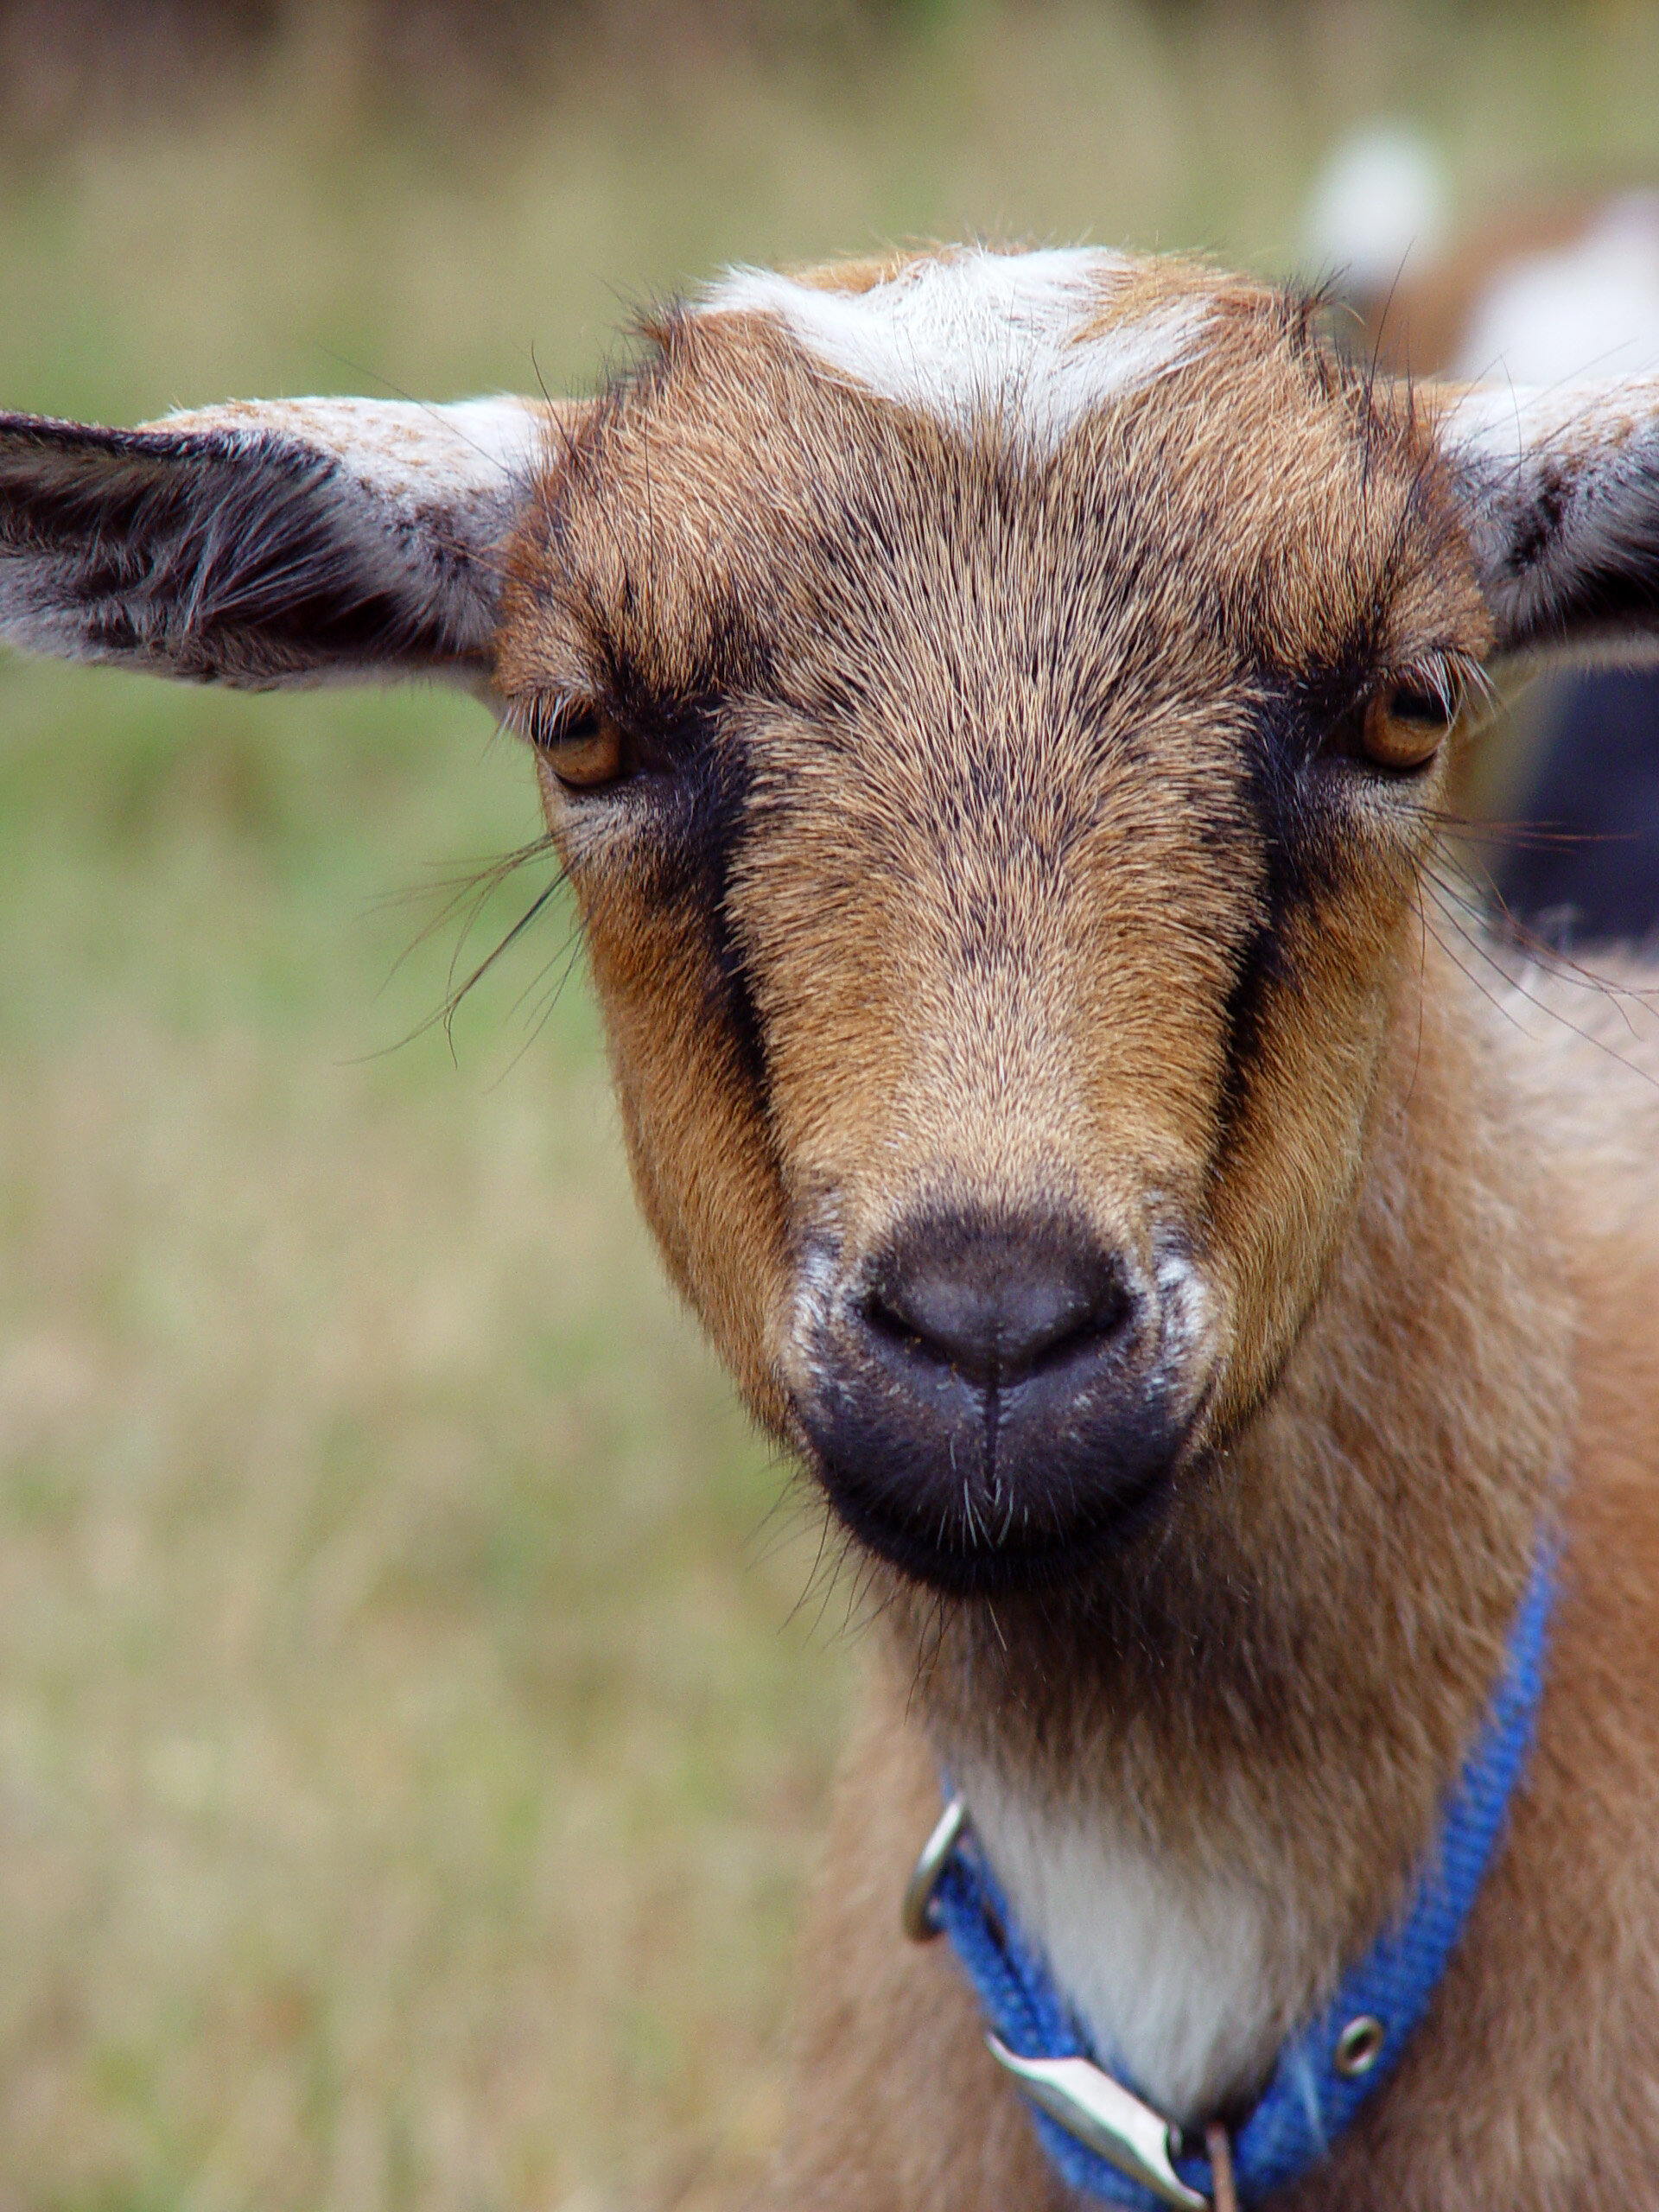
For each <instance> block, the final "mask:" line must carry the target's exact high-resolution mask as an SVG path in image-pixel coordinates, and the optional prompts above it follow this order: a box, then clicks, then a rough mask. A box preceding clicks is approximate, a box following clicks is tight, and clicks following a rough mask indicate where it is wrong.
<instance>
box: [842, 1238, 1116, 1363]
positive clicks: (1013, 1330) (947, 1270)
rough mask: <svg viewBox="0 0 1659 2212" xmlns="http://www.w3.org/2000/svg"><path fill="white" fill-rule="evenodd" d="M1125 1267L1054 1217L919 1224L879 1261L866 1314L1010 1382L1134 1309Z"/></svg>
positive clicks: (930, 1354) (891, 1334)
mask: <svg viewBox="0 0 1659 2212" xmlns="http://www.w3.org/2000/svg"><path fill="white" fill-rule="evenodd" d="M1130 1304H1131V1301H1130V1299H1129V1295H1128V1291H1127V1289H1126V1287H1125V1285H1124V1275H1123V1270H1122V1268H1121V1267H1120V1266H1119V1265H1118V1264H1117V1263H1116V1262H1115V1261H1114V1259H1113V1258H1112V1256H1111V1255H1109V1253H1106V1252H1104V1251H1103V1250H1101V1249H1099V1248H1098V1247H1097V1246H1096V1245H1094V1244H1093V1243H1091V1242H1090V1240H1088V1239H1086V1238H1084V1237H1081V1236H1077V1235H1075V1234H1071V1233H1065V1232H1063V1231H1058V1230H1056V1229H1055V1228H1054V1227H1053V1226H1052V1225H1051V1224H1032V1225H1030V1226H1029V1227H1027V1228H1024V1229H1012V1228H1006V1227H1001V1226H998V1227H995V1228H993V1227H991V1226H989V1225H986V1226H983V1227H971V1226H970V1225H969V1224H966V1223H963V1222H962V1221H960V1220H953V1221H951V1222H950V1223H949V1224H941V1225H940V1227H939V1228H938V1229H937V1230H932V1231H931V1232H930V1231H928V1230H919V1231H912V1232H911V1233H910V1234H909V1235H908V1236H906V1237H905V1238H904V1239H903V1240H902V1241H901V1242H900V1243H899V1244H897V1245H896V1246H895V1247H894V1248H893V1249H890V1250H889V1251H888V1253H887V1255H885V1258H884V1261H883V1262H882V1263H881V1264H880V1266H879V1267H878V1268H877V1270H876V1272H875V1275H874V1282H873V1285H872V1287H871V1291H870V1294H869V1296H868V1300H867V1301H866V1304H865V1309H864V1310H865V1318H866V1319H867V1321H868V1324H869V1325H870V1326H871V1327H872V1328H873V1329H874V1330H875V1331H876V1332H878V1333H879V1334H880V1335H882V1336H885V1337H887V1338H893V1339H897V1340H898V1341H899V1343H901V1344H905V1345H906V1346H907V1348H908V1349H909V1350H910V1351H911V1352H912V1354H916V1355H919V1356H922V1357H925V1358H927V1359H929V1360H931V1361H934V1362H937V1363H940V1364H942V1365H944V1366H949V1367H950V1368H953V1369H955V1370H957V1373H959V1374H961V1375H962V1376H964V1377H965V1378H967V1379H968V1380H969V1381H972V1382H974V1383H1015V1382H1018V1381H1019V1380H1020V1379H1021V1378H1022V1377H1023V1376H1027V1375H1030V1374H1033V1372H1035V1370H1038V1369H1039V1368H1040V1367H1044V1366H1050V1365H1057V1364H1059V1363H1062V1362H1064V1361H1065V1360H1066V1359H1067V1358H1068V1357H1071V1355H1073V1354H1080V1353H1082V1352H1084V1351H1086V1350H1090V1349H1094V1348H1098V1347H1099V1346H1100V1345H1101V1344H1102V1343H1103V1340H1104V1339H1106V1338H1109V1337H1111V1336H1114V1335H1115V1334H1116V1332H1118V1331H1119V1330H1120V1329H1121V1328H1122V1325H1123V1324H1124V1322H1125V1321H1126V1320H1127V1319H1128V1314H1129V1310H1130Z"/></svg>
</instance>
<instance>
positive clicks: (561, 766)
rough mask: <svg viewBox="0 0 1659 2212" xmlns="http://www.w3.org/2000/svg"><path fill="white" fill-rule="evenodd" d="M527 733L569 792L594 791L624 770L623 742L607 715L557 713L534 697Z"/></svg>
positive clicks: (620, 734)
mask: <svg viewBox="0 0 1659 2212" xmlns="http://www.w3.org/2000/svg"><path fill="white" fill-rule="evenodd" d="M529 736H530V741H531V744H532V745H533V746H534V747H536V750H537V752H538V753H540V754H541V755H542V756H543V759H544V760H546V762H547V765H548V766H549V767H550V768H551V770H552V771H553V773H554V774H555V775H556V777H557V778H558V779H559V781H560V782H561V783H562V784H563V785H566V786H567V787H568V788H569V790H571V791H597V790H599V789H600V788H601V786H602V785H606V784H613V783H616V782H617V781H618V780H619V779H620V778H621V777H622V776H623V775H624V774H625V773H626V770H627V765H628V763H627V745H626V740H625V738H624V737H623V734H622V732H621V730H620V728H618V727H617V725H616V724H615V723H614V722H613V721H611V719H610V717H609V716H608V715H601V714H597V713H595V712H593V711H592V710H588V711H587V712H585V713H576V714H572V713H570V712H569V711H568V710H567V711H566V712H564V713H563V714H560V713H558V712H556V710H555V709H551V708H550V707H549V706H547V705H546V704H544V703H543V702H542V701H540V700H537V702H536V703H535V704H534V705H533V706H532V707H531V710H530V716H529Z"/></svg>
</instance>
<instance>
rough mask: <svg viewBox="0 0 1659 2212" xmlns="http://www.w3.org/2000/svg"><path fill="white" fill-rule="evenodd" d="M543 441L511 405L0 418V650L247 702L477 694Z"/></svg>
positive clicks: (253, 407) (366, 404)
mask: <svg viewBox="0 0 1659 2212" xmlns="http://www.w3.org/2000/svg"><path fill="white" fill-rule="evenodd" d="M553 425H554V410H552V409H550V408H549V407H547V406H544V405H543V404H540V403H531V402H529V401H524V400H516V399H502V400H484V401H474V402H467V403H463V404H459V405H455V406H450V407H423V406H420V405H418V404H415V403H413V402H405V401H397V402H380V401H370V400H308V401H273V402H264V403H247V404H234V405H231V406H226V407H222V408H214V409H211V410H206V411H204V412H202V413H200V414H195V415H186V416H173V417H171V418H169V419H168V421H166V422H164V423H156V424H152V425H150V426H149V427H148V428H146V429H137V430H111V429H99V428H95V427H92V426H89V425H85V424H80V423H55V422H49V421H45V420H42V419H41V418H39V417H35V416H0V637H3V638H5V639H8V640H9V641H10V642H12V643H15V644H18V645H25V646H28V647H31V648H33V649H34V650H35V651H39V652H54V653H59V654H61V655H63V656H65V657H67V658H71V659H76V660H90V661H108V662H114V663H117V664H123V665H126V666H132V667H139V668H146V669H152V670H155V671H159V672H161V673H163V674H168V675H174V676H181V677H191V678H194V679H196V680H200V681H218V682H222V683H234V684H240V685H246V686H251V687H267V686H270V685H275V684H282V683H295V682H304V681H315V680H318V679H320V678H324V677H338V676H353V675H365V674H382V673H384V674H389V675H393V674H402V673H410V672H429V673H434V674H440V675H450V676H455V677H461V678H463V679H467V680H476V679H477V678H479V677H487V676H488V675H489V673H490V671H491V670H492V667H493V658H494V639H495V632H496V627H497V622H498V619H499V604H500V597H501V579H502V567H503V562H504V558H505V550H506V546H507V543H508V541H509V539H510V537H511V535H512V529H513V527H514V524H515V523H516V520H517V518H518V515H519V513H520V512H521V511H522V510H523V508H524V505H525V503H526V501H527V500H528V499H530V498H531V495H532V491H533V488H534V486H535V484H536V482H537V479H538V477H539V475H540V474H541V473H542V472H543V471H544V469H545V468H546V467H547V466H548V461H549V452H550V446H551V442H552V441H551V437H550V433H551V430H552V429H553Z"/></svg>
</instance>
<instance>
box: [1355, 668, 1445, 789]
mask: <svg viewBox="0 0 1659 2212" xmlns="http://www.w3.org/2000/svg"><path fill="white" fill-rule="evenodd" d="M1457 716H1458V705H1457V701H1456V699H1455V697H1452V698H1448V697H1447V696H1446V695H1445V694H1444V693H1442V692H1440V690H1434V689H1432V688H1431V687H1430V686H1429V685H1427V684H1416V683H1395V684H1390V685H1389V686H1388V687H1387V688H1386V689H1384V690H1381V691H1376V692H1373V694H1372V695H1371V696H1370V699H1369V700H1367V702H1366V703H1365V715H1364V720H1363V723H1362V724H1361V728H1360V745H1361V748H1362V749H1363V753H1364V754H1365V757H1366V759H1367V760H1373V761H1375V762H1376V765H1377V766H1378V767H1379V768H1420V767H1421V766H1422V765H1423V763H1424V762H1425V761H1427V760H1431V759H1432V758H1433V755H1434V754H1435V753H1437V752H1439V750H1440V747H1441V746H1442V745H1443V744H1444V743H1445V741H1446V732H1447V731H1448V730H1449V729H1450V728H1451V727H1452V723H1453V722H1454V721H1456V720H1457Z"/></svg>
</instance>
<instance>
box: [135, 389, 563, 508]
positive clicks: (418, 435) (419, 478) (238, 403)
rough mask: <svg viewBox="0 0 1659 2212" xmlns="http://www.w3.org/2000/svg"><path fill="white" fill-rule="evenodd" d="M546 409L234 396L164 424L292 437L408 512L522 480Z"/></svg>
mask: <svg viewBox="0 0 1659 2212" xmlns="http://www.w3.org/2000/svg"><path fill="white" fill-rule="evenodd" d="M548 426H549V410H548V409H547V408H546V407H545V406H544V405H543V404H540V403H538V402H536V401H532V400H528V399H508V398H500V399H465V400H460V401H456V402H454V404H451V405H448V406H433V407H429V406H424V405H423V404H420V403H419V402H418V401H416V400H409V399H242V400H231V401H229V402H227V403H226V404H225V405H224V406H221V407H202V408H196V409H193V410H190V411H188V413H182V414H177V415H169V416H167V417H166V418H165V419H164V420H163V421H162V422H161V423H157V424H156V425H155V427H156V429H166V430H230V431H233V432H238V433H245V434H246V435H249V436H252V437H260V436H269V435H277V436H278V437H289V438H293V439H295V440H296V442H298V443H299V444H301V445H304V446H310V447H312V448H315V449H316V450H317V451H319V452H321V453H327V454H332V455H333V456H334V459H335V460H337V461H340V462H341V463H342V464H343V465H344V467H346V469H347V470H348V471H349V473H350V474H352V475H353V476H354V477H355V478H356V479H357V480H358V482H359V484H361V485H362V486H363V488H364V489H365V491H366V492H369V493H373V494H374V495H375V496H377V497H378V498H380V499H385V500H387V501H389V502H390V503H391V505H394V506H396V507H397V508H399V509H401V510H402V511H404V512H406V513H410V514H415V513H423V512H431V511H433V510H435V509H436V510H442V509H446V508H449V509H453V508H456V507H461V508H467V507H471V506H474V505H480V504H481V505H486V506H493V505H497V504H498V503H499V501H500V500H501V499H502V498H503V495H504V494H506V493H510V492H512V491H514V490H515V489H516V488H517V487H518V486H521V485H522V483H523V480H524V479H525V478H526V477H527V476H528V474H530V472H531V467H532V466H533V464H534V462H535V461H536V458H537V454H538V453H539V451H540V449H541V446H542V443H543V441H544V440H545V439H546V436H547V434H548Z"/></svg>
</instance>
